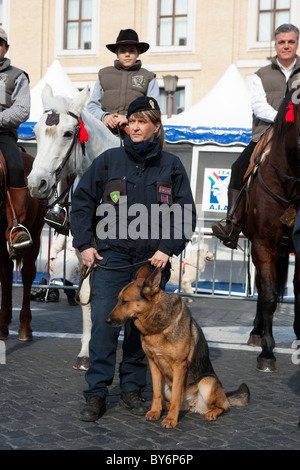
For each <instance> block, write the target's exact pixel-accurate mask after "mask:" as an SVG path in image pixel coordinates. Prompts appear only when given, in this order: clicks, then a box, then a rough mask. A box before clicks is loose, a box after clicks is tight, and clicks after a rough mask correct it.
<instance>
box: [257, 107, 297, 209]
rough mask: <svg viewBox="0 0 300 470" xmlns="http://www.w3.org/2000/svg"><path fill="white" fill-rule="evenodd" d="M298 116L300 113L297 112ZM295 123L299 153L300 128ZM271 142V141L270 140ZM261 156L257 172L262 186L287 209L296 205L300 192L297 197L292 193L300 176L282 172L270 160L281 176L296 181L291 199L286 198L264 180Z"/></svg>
mask: <svg viewBox="0 0 300 470" xmlns="http://www.w3.org/2000/svg"><path fill="white" fill-rule="evenodd" d="M297 116H298V114H297ZM294 125H295V130H296V139H297V144H296V147H297V153H298V154H299V153H300V133H299V128H298V126H297V121H296V120H295V122H294ZM268 143H270V141H269V142H268ZM261 156H262V152H260V155H259V157H260V158H261ZM260 158H259V161H258V163H257V166H258V169H257V174H258V179H259V182H260V184H261V186H262V187H263V188H264V190H265V191H266V192H267V193H268V194H270V196H272V197H273V199H275V200H276V201H277V202H278V203H279V204H281V205H282V206H283V207H284V208H285V209H286V208H287V207H289V206H294V205H295V203H296V202H297V201H298V199H299V198H300V194H298V195H296V196H295V197H291V195H292V194H293V192H294V189H295V186H296V184H297V183H300V178H299V177H296V176H289V175H287V174H285V173H280V172H279V170H278V168H276V166H275V165H274V164H273V163H271V162H268V164H269V165H270V166H271V167H272V168H273V169H274V170H275V172H276V174H277V175H278V176H279V174H280V175H281V176H282V177H283V178H284V179H286V180H289V181H293V182H294V185H293V187H292V190H291V192H290V198H291V199H285V198H283V197H281V196H279V195H278V194H276V193H274V191H272V189H271V188H269V186H267V185H266V183H265V182H264V179H263V176H262V174H261V166H260ZM298 174H299V175H300V169H299V170H298Z"/></svg>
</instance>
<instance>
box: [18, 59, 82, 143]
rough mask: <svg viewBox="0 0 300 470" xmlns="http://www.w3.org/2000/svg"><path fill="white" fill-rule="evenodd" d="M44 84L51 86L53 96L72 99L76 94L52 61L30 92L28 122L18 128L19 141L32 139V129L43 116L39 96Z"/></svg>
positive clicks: (72, 85)
mask: <svg viewBox="0 0 300 470" xmlns="http://www.w3.org/2000/svg"><path fill="white" fill-rule="evenodd" d="M46 83H48V84H49V85H50V86H51V88H52V90H53V93H54V95H62V96H68V97H70V98H73V97H74V96H75V95H76V94H77V93H78V90H77V88H76V87H75V85H74V83H73V82H72V81H71V80H70V78H69V77H68V75H67V74H66V73H65V71H64V69H63V67H62V66H61V64H60V62H59V60H54V61H53V63H52V65H51V66H50V67H49V68H48V70H47V72H46V73H45V75H44V76H43V77H42V79H41V80H40V81H39V82H38V83H37V84H36V85H35V86H34V87H33V88H32V90H31V91H30V95H31V110H30V116H29V119H28V121H26V122H25V123H24V124H22V125H21V126H20V127H19V130H18V133H19V137H20V138H21V139H31V138H33V137H34V134H33V127H34V126H35V124H36V123H37V121H38V120H39V119H40V117H41V116H42V114H43V103H42V98H41V96H42V90H43V88H44V86H45V85H46Z"/></svg>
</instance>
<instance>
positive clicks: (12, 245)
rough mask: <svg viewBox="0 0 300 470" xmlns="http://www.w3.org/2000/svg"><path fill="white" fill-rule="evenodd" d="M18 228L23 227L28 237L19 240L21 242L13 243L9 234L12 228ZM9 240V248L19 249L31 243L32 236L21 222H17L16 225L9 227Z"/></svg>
mask: <svg viewBox="0 0 300 470" xmlns="http://www.w3.org/2000/svg"><path fill="white" fill-rule="evenodd" d="M19 228H21V229H23V230H24V231H25V232H26V233H27V235H28V237H29V239H28V240H24V241H23V242H21V243H17V244H14V243H13V241H12V236H11V234H12V233H13V231H14V230H17V229H19ZM23 230H22V231H23ZM9 242H10V246H11V248H12V249H13V250H19V249H22V248H27V247H29V246H31V245H32V238H31V235H30V233H29V230H28V229H27V228H26V227H24V225H22V224H17V225H14V226H13V227H12V228H11V231H10V234H9Z"/></svg>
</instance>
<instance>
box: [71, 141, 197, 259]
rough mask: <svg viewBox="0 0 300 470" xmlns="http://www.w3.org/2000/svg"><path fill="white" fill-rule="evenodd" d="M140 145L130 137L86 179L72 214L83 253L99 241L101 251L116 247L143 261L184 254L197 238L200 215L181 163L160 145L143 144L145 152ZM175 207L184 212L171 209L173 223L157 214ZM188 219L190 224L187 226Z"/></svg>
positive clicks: (96, 163)
mask: <svg viewBox="0 0 300 470" xmlns="http://www.w3.org/2000/svg"><path fill="white" fill-rule="evenodd" d="M134 145H135V144H134V143H132V141H131V139H130V137H127V138H126V139H125V141H124V147H118V148H113V149H109V150H107V151H105V152H104V153H102V154H101V155H100V156H99V157H97V158H96V159H95V160H94V162H93V163H92V164H91V166H90V167H89V169H88V170H87V171H86V173H85V174H84V175H83V177H82V178H81V180H80V182H79V184H78V186H77V188H76V190H75V192H74V194H73V198H72V211H71V227H72V234H73V237H74V240H73V245H74V247H75V248H78V249H79V250H80V251H83V250H84V249H86V248H89V247H91V246H94V242H95V243H96V248H97V250H98V251H99V252H100V253H101V251H103V250H107V249H112V250H114V251H118V252H122V253H128V254H131V255H132V256H133V257H136V258H141V259H143V258H148V257H151V256H152V255H153V254H154V253H155V252H156V251H157V250H160V251H162V252H163V253H165V254H167V255H169V256H172V255H173V254H175V255H179V254H180V253H181V251H182V250H183V249H184V248H185V246H186V244H187V242H188V241H189V239H190V238H191V236H192V232H193V231H194V229H195V223H196V211H195V205H194V201H193V196H192V193H191V189H190V184H189V180H188V177H187V174H186V171H185V169H184V167H183V165H182V163H181V161H180V159H179V158H178V157H177V156H175V155H173V154H171V153H168V152H165V151H162V150H160V147H159V143H158V142H157V141H154V142H153V143H149V142H148V143H147V142H143V143H142V145H143V146H144V147H145V154H143V152H141V149H140V148H139V151H138V152H137V151H136V149H134ZM140 205H142V206H140ZM184 205H185V211H184V212H185V215H184V214H183V210H182V207H183V206H184ZM174 206H176V210H177V209H178V207H180V208H181V214H179V213H178V212H174V213H172V211H169V214H168V216H169V218H167V219H162V217H159V218H158V217H157V211H155V214H153V212H152V210H153V208H154V209H157V208H158V207H159V208H160V209H170V208H171V207H173V208H174ZM167 212H168V211H167ZM174 214H175V215H174ZM108 215H110V217H108ZM184 216H185V217H186V220H187V219H188V220H189V221H190V223H188V224H186V226H185V227H184V226H183V222H184ZM107 220H109V221H108V222H107V224H106V221H107ZM166 220H167V221H166ZM168 220H169V221H170V229H168V227H167V225H168ZM104 227H105V230H106V233H104V232H105V230H104ZM163 229H164V230H166V232H165V234H164V235H163V237H162V231H163ZM139 231H140V233H141V236H137V232H139Z"/></svg>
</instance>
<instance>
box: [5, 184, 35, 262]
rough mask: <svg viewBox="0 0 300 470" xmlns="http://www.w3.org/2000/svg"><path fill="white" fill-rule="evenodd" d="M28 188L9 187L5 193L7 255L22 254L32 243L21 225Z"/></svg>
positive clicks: (23, 219)
mask: <svg viewBox="0 0 300 470" xmlns="http://www.w3.org/2000/svg"><path fill="white" fill-rule="evenodd" d="M27 198H28V189H27V186H26V187H24V188H9V190H7V193H6V218H7V229H6V239H7V241H8V244H9V257H10V258H16V257H17V256H23V254H24V252H25V251H26V250H27V248H29V247H30V246H31V245H32V238H31V236H30V233H29V231H28V230H27V228H26V227H25V226H24V225H23V223H24V222H25V220H26V215H27V203H28V201H27Z"/></svg>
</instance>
